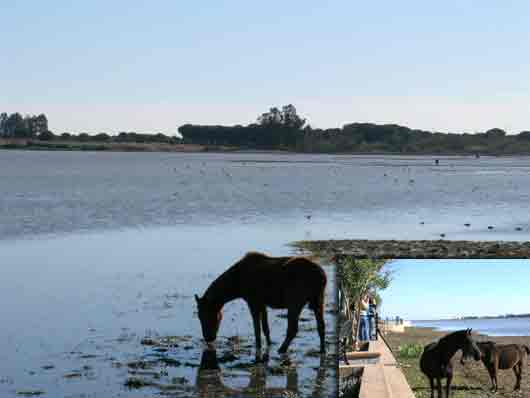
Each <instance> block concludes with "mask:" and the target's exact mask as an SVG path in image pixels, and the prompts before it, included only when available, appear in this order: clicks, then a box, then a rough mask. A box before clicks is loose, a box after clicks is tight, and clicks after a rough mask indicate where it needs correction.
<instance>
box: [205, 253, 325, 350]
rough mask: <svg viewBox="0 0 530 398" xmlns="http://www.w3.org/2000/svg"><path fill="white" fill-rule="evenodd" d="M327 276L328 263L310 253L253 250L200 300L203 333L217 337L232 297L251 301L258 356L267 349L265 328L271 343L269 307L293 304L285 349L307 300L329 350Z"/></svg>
mask: <svg viewBox="0 0 530 398" xmlns="http://www.w3.org/2000/svg"><path fill="white" fill-rule="evenodd" d="M326 282H327V278H326V274H325V272H324V270H323V269H322V267H320V266H319V265H318V264H315V263H314V262H312V261H310V260H309V259H307V258H304V257H269V256H266V255H264V254H261V253H247V254H246V255H245V256H244V257H243V258H242V259H241V260H239V261H238V262H237V263H235V264H234V265H232V266H231V267H230V268H229V269H228V270H226V271H225V272H224V273H223V274H221V275H220V276H219V277H218V278H217V279H216V280H214V281H213V282H212V284H211V285H210V286H209V287H208V289H207V290H206V292H205V293H204V296H202V297H201V298H199V297H198V296H197V295H195V299H196V300H197V306H198V313H199V319H200V321H201V327H202V334H203V337H204V340H206V342H207V343H211V342H213V341H214V340H215V339H216V338H217V332H218V330H219V325H220V323H221V319H222V317H223V315H222V308H223V306H224V305H225V304H226V303H227V302H229V301H232V300H235V299H238V298H242V299H243V300H245V301H246V302H247V305H248V307H249V309H250V313H251V315H252V320H253V323H254V334H255V337H256V356H257V357H258V356H259V354H258V353H260V352H261V326H263V332H264V334H265V338H266V340H267V344H268V345H270V344H271V338H270V331H269V323H268V321H267V307H271V308H287V318H288V326H287V336H286V337H285V340H284V342H283V344H282V345H281V346H280V348H279V350H278V352H279V353H285V352H286V351H287V348H288V347H289V344H290V343H291V341H292V340H293V339H294V338H295V336H296V334H297V333H298V318H299V317H300V313H301V312H302V309H303V308H304V306H305V305H306V304H309V308H310V309H311V310H313V312H314V313H315V318H316V321H317V328H318V334H319V336H320V352H322V353H323V352H325V350H326V344H325V340H324V335H325V333H324V329H325V325H324V297H325V288H326Z"/></svg>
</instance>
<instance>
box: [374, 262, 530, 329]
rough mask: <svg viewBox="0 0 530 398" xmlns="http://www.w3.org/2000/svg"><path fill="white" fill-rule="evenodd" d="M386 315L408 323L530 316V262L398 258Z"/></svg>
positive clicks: (385, 293)
mask: <svg viewBox="0 0 530 398" xmlns="http://www.w3.org/2000/svg"><path fill="white" fill-rule="evenodd" d="M388 266H389V267H390V269H392V270H393V273H394V274H393V281H392V283H391V285H390V287H389V288H388V289H386V290H383V291H382V292H381V299H382V307H381V315H382V316H383V318H386V317H387V316H389V317H391V318H394V317H395V316H396V315H397V316H400V317H401V318H403V319H408V320H433V319H447V318H454V317H458V316H487V315H504V314H507V313H512V314H523V313H524V314H527V313H530V290H529V289H528V281H529V280H530V260H504V259H503V260H395V261H393V262H391V263H390V264H389V265H388Z"/></svg>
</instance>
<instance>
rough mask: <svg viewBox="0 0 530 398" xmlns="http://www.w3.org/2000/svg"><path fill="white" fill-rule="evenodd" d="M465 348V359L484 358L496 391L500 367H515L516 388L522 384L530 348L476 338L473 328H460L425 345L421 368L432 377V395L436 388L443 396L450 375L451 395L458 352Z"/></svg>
mask: <svg viewBox="0 0 530 398" xmlns="http://www.w3.org/2000/svg"><path fill="white" fill-rule="evenodd" d="M458 350H462V359H461V363H462V364H464V363H465V360H466V359H468V358H473V359H474V360H475V361H479V360H481V361H482V362H483V364H484V366H485V367H486V369H487V370H488V373H489V375H490V378H491V383H492V391H493V392H496V391H497V373H498V370H499V369H502V370H505V369H513V372H514V373H515V377H516V383H515V387H514V390H519V389H520V388H521V378H522V373H523V367H526V363H527V358H528V354H530V348H529V347H528V346H527V345H522V344H496V343H494V342H492V341H484V342H475V340H474V339H473V337H472V330H471V329H466V330H459V331H457V332H453V333H450V334H448V335H446V336H444V337H442V338H441V339H440V340H438V341H436V342H433V343H430V344H428V345H426V346H425V347H424V350H423V353H422V355H421V357H420V369H421V371H422V372H423V373H424V374H425V375H426V376H427V378H428V379H429V383H430V386H431V398H434V391H435V389H436V391H438V397H439V398H442V382H441V380H442V379H446V380H447V383H446V386H445V395H446V397H448V398H449V394H450V392H451V382H452V379H453V370H454V369H453V362H454V356H455V354H456V352H457V351H458Z"/></svg>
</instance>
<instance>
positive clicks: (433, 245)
mask: <svg viewBox="0 0 530 398" xmlns="http://www.w3.org/2000/svg"><path fill="white" fill-rule="evenodd" d="M292 246H293V247H294V248H296V249H298V250H299V251H300V252H301V253H304V252H310V253H313V254H315V255H318V256H322V257H326V258H332V259H337V260H340V258H341V257H352V258H392V259H400V258H418V259H424V258H429V259H436V258H454V259H465V258H501V257H502V258H530V242H509V241H467V240H461V241H449V240H363V239H352V240H348V239H344V240H314V241H299V242H294V243H292Z"/></svg>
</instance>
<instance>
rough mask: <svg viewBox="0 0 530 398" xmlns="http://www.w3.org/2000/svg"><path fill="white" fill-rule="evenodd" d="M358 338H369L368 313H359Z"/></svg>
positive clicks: (361, 339)
mask: <svg viewBox="0 0 530 398" xmlns="http://www.w3.org/2000/svg"><path fill="white" fill-rule="evenodd" d="M359 340H360V341H368V340H370V320H369V319H368V315H361V317H360V319H359Z"/></svg>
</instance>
